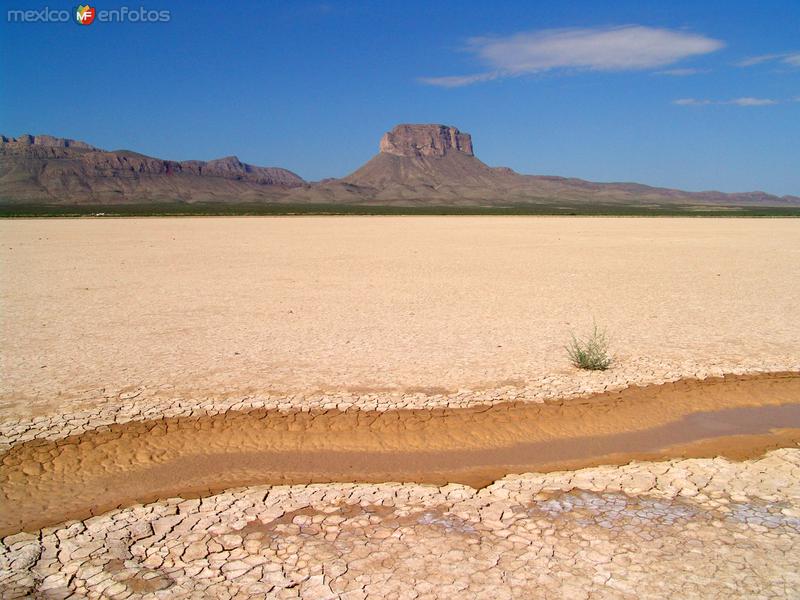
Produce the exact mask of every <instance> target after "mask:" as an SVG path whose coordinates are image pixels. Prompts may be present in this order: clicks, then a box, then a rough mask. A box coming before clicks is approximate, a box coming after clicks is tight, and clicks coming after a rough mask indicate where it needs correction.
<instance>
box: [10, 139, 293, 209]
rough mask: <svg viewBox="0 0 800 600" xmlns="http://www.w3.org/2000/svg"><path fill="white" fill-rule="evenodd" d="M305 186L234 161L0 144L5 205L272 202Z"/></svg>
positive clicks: (284, 173)
mask: <svg viewBox="0 0 800 600" xmlns="http://www.w3.org/2000/svg"><path fill="white" fill-rule="evenodd" d="M304 184H305V181H304V180H303V179H302V178H300V177H299V176H298V175H296V174H294V173H292V172H291V171H288V170H286V169H280V168H274V167H255V166H253V165H248V164H245V163H242V162H241V161H240V160H239V159H238V158H236V157H235V156H229V157H226V158H222V159H218V160H212V161H208V162H204V161H183V162H177V161H169V160H161V159H158V158H152V157H149V156H145V155H143V154H138V153H136V152H130V151H127V150H119V151H116V152H107V151H105V150H100V149H98V148H94V147H93V146H90V145H88V144H86V143H84V142H77V141H75V140H68V139H62V138H53V137H51V136H35V137H34V136H21V137H20V138H17V139H13V138H7V137H5V136H3V137H2V138H0V201H2V202H3V203H23V202H45V203H74V204H118V203H133V202H175V201H185V202H247V201H271V200H275V199H277V198H279V197H280V196H281V195H283V194H285V192H286V190H288V189H290V188H293V187H298V186H302V185H304Z"/></svg>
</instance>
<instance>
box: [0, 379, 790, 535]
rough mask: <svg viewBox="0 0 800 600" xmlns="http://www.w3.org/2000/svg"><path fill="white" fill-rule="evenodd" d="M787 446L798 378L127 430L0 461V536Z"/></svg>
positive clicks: (26, 447)
mask: <svg viewBox="0 0 800 600" xmlns="http://www.w3.org/2000/svg"><path fill="white" fill-rule="evenodd" d="M798 443H800V374H797V373H779V374H765V375H756V376H733V377H725V378H717V379H707V380H703V381H696V380H684V381H679V382H675V383H669V384H664V385H659V386H646V387H632V388H628V389H626V390H622V391H619V392H611V393H604V394H598V395H595V396H591V397H587V398H580V399H572V400H564V401H561V402H552V403H546V404H530V403H505V404H497V405H494V406H491V407H485V406H484V407H474V408H468V409H452V410H451V409H438V410H399V411H387V412H367V411H346V412H341V411H320V412H314V411H312V412H295V413H279V412H275V411H264V410H261V411H250V412H229V413H225V414H220V415H204V416H197V417H190V418H173V419H160V420H155V421H139V422H130V423H126V424H117V425H112V426H110V427H103V428H99V429H97V430H93V431H89V432H86V433H83V434H81V435H77V436H71V437H67V438H64V439H61V440H58V441H33V442H26V443H24V444H19V445H17V446H14V447H12V448H11V449H10V450H8V451H7V452H6V453H4V454H3V455H2V456H0V459H1V460H2V464H1V465H0V535H6V534H9V533H14V532H17V531H21V530H33V529H38V528H41V527H43V526H48V525H54V524H57V523H61V522H63V521H65V520H68V519H73V518H86V517H88V516H91V515H93V514H100V513H102V512H106V511H108V510H110V509H113V508H116V507H120V506H126V505H130V504H134V503H137V502H148V501H153V500H156V499H160V498H167V497H175V496H181V497H196V496H202V495H207V494H211V493H215V492H219V491H221V490H223V489H227V488H231V487H239V486H246V485H259V484H305V483H329V482H385V481H400V482H417V483H430V484H436V485H442V484H446V483H451V482H454V483H463V484H466V485H471V486H473V487H482V486H485V485H488V484H490V483H491V482H492V481H495V480H496V479H499V478H502V477H503V476H505V475H507V474H510V473H525V472H535V471H553V470H562V469H575V468H581V467H586V466H594V465H598V464H624V463H627V462H630V461H631V460H659V459H666V458H678V457H713V456H726V457H729V458H734V459H744V458H749V457H753V456H758V455H761V454H763V453H764V452H766V451H768V450H770V449H773V448H777V447H791V446H795V445H798Z"/></svg>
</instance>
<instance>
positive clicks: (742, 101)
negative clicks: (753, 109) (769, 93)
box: [672, 96, 780, 106]
mask: <svg viewBox="0 0 800 600" xmlns="http://www.w3.org/2000/svg"><path fill="white" fill-rule="evenodd" d="M672 103H673V104H677V105H678V106H708V105H709V104H733V105H735V106H769V105H771V104H779V103H780V101H779V100H772V99H771V98H752V97H749V96H746V97H744V98H734V99H733V100H708V99H698V98H678V99H677V100H673V101H672Z"/></svg>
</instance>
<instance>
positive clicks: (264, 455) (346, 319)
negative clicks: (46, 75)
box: [0, 217, 800, 598]
mask: <svg viewBox="0 0 800 600" xmlns="http://www.w3.org/2000/svg"><path fill="white" fill-rule="evenodd" d="M798 239H800V224H798V223H797V222H795V221H790V220H769V221H768V220H738V219H737V220H733V219H731V220H710V219H703V220H694V219H652V220H651V219H582V218H575V219H568V218H554V219H549V218H530V219H529V218H466V217H464V218H461V217H453V218H272V219H269V218H268V219H130V220H47V221H6V222H0V240H1V241H2V246H0V250H1V252H0V268H2V290H0V291H1V293H2V306H3V316H2V330H1V331H0V359H1V360H2V363H1V364H2V378H1V379H2V381H0V452H1V453H2V454H0V459H1V460H2V464H1V465H0V494H1V496H0V502H2V505H0V529H2V533H0V534H2V535H5V537H4V538H3V541H2V544H1V545H0V594H2V596H3V597H31V596H33V597H43V598H58V597H63V598H67V597H75V598H82V597H95V598H101V597H103V598H130V597H162V598H195V597H196V598H203V597H220V598H227V597H248V596H256V597H258V596H261V597H276V598H284V597H285V598H297V597H302V598H340V597H341V598H367V597H381V598H416V597H420V598H424V597H429V598H434V597H439V598H451V597H497V598H502V597H509V598H536V597H541V598H553V597H564V598H582V597H585V598H588V597H592V598H597V597H609V598H617V597H619V598H627V597H631V598H633V597H636V598H646V597H652V598H661V597H664V596H666V595H672V594H678V595H679V596H680V597H703V598H708V597H718V596H719V597H722V596H726V597H730V596H731V595H733V596H737V597H783V598H790V597H797V595H798V594H800V579H798V577H797V575H796V573H798V572H800V569H798V566H800V565H798V560H797V557H798V556H800V544H798V541H799V540H798V538H800V449H798V441H800V390H799V389H798V387H800V377H799V376H798V373H800V353H798V350H797V344H796V340H797V339H800V243H798ZM593 317H594V318H595V319H597V321H598V322H600V323H601V324H603V325H605V326H607V327H608V328H609V330H610V331H611V333H612V335H613V341H614V348H615V353H616V357H617V362H616V364H615V365H614V367H613V368H612V369H611V370H609V371H607V372H605V373H583V372H578V371H577V370H575V369H573V368H572V367H571V366H569V364H568V363H567V361H566V358H565V356H564V352H563V344H564V341H565V339H566V338H567V337H568V335H569V332H570V330H572V329H576V330H578V331H582V330H585V329H586V327H588V326H589V325H591V321H592V318H593ZM723 375H724V377H723ZM637 386H645V387H637ZM765 452H766V454H765ZM687 457H701V458H687ZM715 457H716V458H715ZM631 460H633V461H634V462H631ZM737 461H738V462H737ZM593 465H596V466H593ZM614 465H621V466H614ZM587 466H588V468H581V467H587ZM565 469H569V470H565ZM532 471H538V473H532ZM520 472H524V473H526V474H523V475H514V474H513V473H520ZM495 479H497V481H496V482H495V483H491V482H492V481H494V480H495ZM394 480H401V481H414V482H415V483H380V482H384V481H394ZM359 481H360V482H362V483H353V482H359ZM322 482H332V483H322ZM365 482H373V483H365ZM263 483H270V484H277V483H281V484H288V485H271V486H263V485H258V484H263ZM462 483H469V484H472V485H473V486H474V487H467V486H465V485H461V484H462ZM445 484H446V485H445ZM487 484H490V485H487ZM232 486H237V487H235V489H233V490H231V489H230V488H231V487H232ZM238 486H247V487H238ZM484 486H486V487H484ZM222 490H228V491H222ZM173 496H180V497H177V498H171V497H173ZM142 502H144V503H145V504H141V503H142ZM91 515H96V516H91ZM76 518H77V519H79V520H77V521H76V520H70V521H66V522H64V521H65V520H66V519H76ZM42 527H44V529H41V528H42ZM22 530H25V532H21V531H22ZM18 532H20V533H18ZM6 534H8V535H6Z"/></svg>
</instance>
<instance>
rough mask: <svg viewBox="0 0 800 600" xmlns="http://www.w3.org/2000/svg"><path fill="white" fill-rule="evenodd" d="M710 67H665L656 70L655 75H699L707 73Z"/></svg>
mask: <svg viewBox="0 0 800 600" xmlns="http://www.w3.org/2000/svg"><path fill="white" fill-rule="evenodd" d="M708 72H710V69H665V70H663V71H656V75H670V76H671V77H686V76H687V75H700V74H701V73H708Z"/></svg>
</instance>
